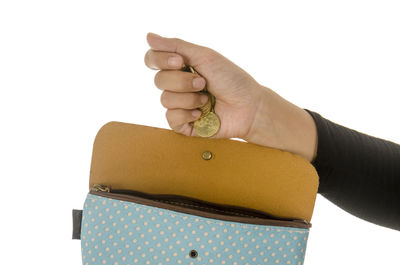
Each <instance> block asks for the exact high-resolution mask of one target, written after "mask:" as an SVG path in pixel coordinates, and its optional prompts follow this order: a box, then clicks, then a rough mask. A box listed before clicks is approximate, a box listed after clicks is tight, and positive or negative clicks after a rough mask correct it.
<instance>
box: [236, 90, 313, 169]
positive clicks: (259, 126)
mask: <svg viewBox="0 0 400 265" xmlns="http://www.w3.org/2000/svg"><path fill="white" fill-rule="evenodd" d="M262 88H263V89H262V93H261V99H260V103H259V107H258V109H257V112H256V115H255V118H254V121H253V124H252V126H251V128H250V129H249V132H248V134H247V135H246V137H243V138H242V139H244V140H245V141H247V142H251V143H255V144H258V145H262V146H268V147H272V148H276V149H280V150H284V151H287V152H291V153H295V154H298V155H300V156H302V157H303V158H305V159H306V160H307V161H309V162H312V161H313V160H314V159H315V156H316V148H317V129H316V125H315V122H314V120H313V118H312V117H311V115H310V114H309V113H308V112H307V111H306V110H304V109H302V108H300V107H298V106H296V105H294V104H292V103H291V102H289V101H287V100H285V99H284V98H282V97H281V96H280V95H278V94H277V93H276V92H274V91H273V90H271V89H269V88H267V87H262Z"/></svg>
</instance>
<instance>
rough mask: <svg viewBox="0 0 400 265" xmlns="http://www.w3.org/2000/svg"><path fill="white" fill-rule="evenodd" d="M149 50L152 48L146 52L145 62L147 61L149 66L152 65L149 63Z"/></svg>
mask: <svg viewBox="0 0 400 265" xmlns="http://www.w3.org/2000/svg"><path fill="white" fill-rule="evenodd" d="M149 52H150V50H148V51H147V52H146V53H145V54H144V63H145V64H146V65H147V66H148V67H150V65H149V56H150V54H149Z"/></svg>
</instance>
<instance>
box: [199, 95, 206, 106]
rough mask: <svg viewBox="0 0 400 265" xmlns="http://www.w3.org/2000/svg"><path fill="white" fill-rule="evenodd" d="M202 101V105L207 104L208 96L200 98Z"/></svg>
mask: <svg viewBox="0 0 400 265" xmlns="http://www.w3.org/2000/svg"><path fill="white" fill-rule="evenodd" d="M200 101H201V104H204V103H206V102H207V101H208V96H206V95H202V96H201V97H200Z"/></svg>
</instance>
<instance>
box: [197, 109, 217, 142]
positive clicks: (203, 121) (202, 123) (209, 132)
mask: <svg viewBox="0 0 400 265" xmlns="http://www.w3.org/2000/svg"><path fill="white" fill-rule="evenodd" d="M220 125H221V123H220V121H219V118H218V116H217V115H216V114H215V113H214V112H209V113H208V114H207V115H206V116H204V117H203V118H200V119H198V120H196V121H194V124H193V126H194V131H195V132H196V133H197V134H198V135H199V136H201V137H211V136H213V135H214V134H216V133H217V132H218V130H219V127H220Z"/></svg>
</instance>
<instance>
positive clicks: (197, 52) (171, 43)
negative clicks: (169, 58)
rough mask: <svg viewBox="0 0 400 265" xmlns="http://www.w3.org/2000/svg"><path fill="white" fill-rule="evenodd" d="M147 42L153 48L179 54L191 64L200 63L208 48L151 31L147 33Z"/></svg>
mask: <svg viewBox="0 0 400 265" xmlns="http://www.w3.org/2000/svg"><path fill="white" fill-rule="evenodd" d="M147 43H148V44H149V45H150V47H151V48H152V49H153V50H156V51H164V52H174V53H178V54H180V55H181V56H182V57H183V59H184V61H185V63H186V64H189V65H192V66H194V65H198V64H201V62H203V61H204V59H205V57H206V56H207V54H208V51H209V50H210V49H209V48H207V47H204V46H200V45H196V44H194V43H191V42H187V41H184V40H181V39H179V38H166V37H162V36H160V35H157V34H155V33H152V32H149V33H147Z"/></svg>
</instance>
